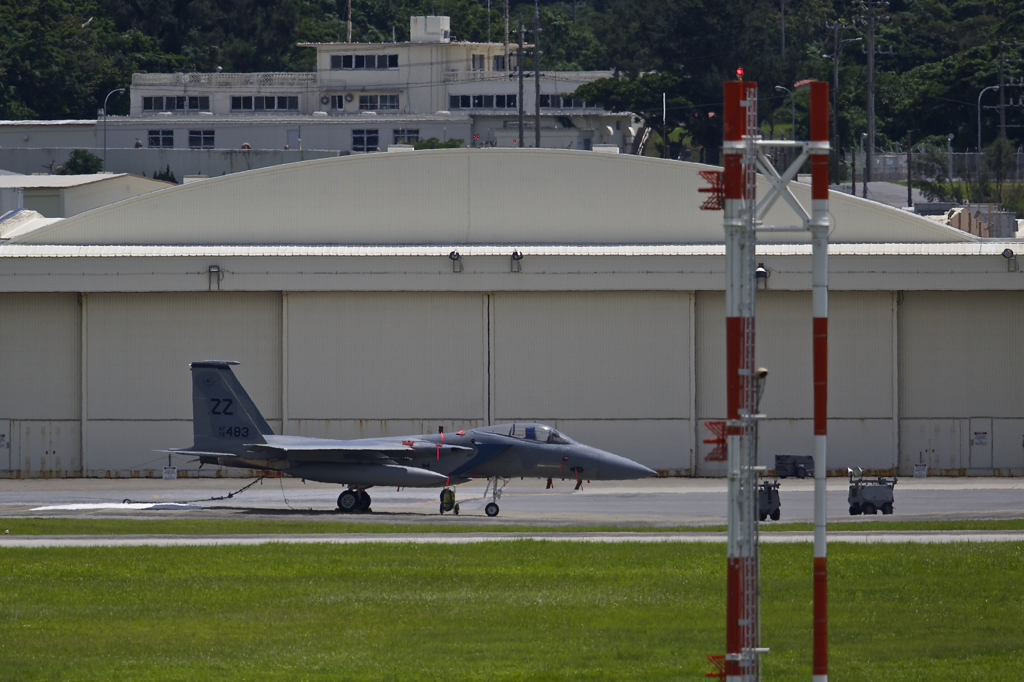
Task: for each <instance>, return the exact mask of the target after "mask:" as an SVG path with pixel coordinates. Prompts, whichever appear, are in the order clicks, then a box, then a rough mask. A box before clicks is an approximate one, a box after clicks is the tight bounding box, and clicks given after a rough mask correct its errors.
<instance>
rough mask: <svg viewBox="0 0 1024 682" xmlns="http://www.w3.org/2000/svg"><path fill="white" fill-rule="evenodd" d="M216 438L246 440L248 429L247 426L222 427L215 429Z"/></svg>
mask: <svg viewBox="0 0 1024 682" xmlns="http://www.w3.org/2000/svg"><path fill="white" fill-rule="evenodd" d="M217 437H219V438H248V437H249V427H248V426H222V427H220V428H219V429H217Z"/></svg>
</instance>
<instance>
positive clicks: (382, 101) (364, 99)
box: [359, 95, 398, 111]
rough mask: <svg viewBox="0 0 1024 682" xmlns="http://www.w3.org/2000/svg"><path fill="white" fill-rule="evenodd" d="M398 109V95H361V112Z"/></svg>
mask: <svg viewBox="0 0 1024 682" xmlns="http://www.w3.org/2000/svg"><path fill="white" fill-rule="evenodd" d="M389 109H391V110H394V109H398V95H359V110H360V111H378V110H389Z"/></svg>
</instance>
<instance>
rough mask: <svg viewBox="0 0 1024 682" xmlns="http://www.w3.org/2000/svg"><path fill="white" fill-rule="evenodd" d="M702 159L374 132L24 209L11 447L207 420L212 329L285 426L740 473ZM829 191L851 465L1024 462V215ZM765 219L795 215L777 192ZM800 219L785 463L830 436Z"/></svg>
mask: <svg viewBox="0 0 1024 682" xmlns="http://www.w3.org/2000/svg"><path fill="white" fill-rule="evenodd" d="M703 168H705V167H702V166H698V165H696V164H688V163H680V162H673V161H663V160H660V159H650V158H643V157H636V156H629V155H611V154H597V153H588V152H579V151H564V150H518V149H463V150H444V151H420V152H410V153H406V154H372V155H358V156H349V157H344V158H333V159H324V160H320V161H310V162H306V163H302V164H290V165H283V166H277V167H273V168H267V169H262V170H258V171H253V172H249V173H238V174H234V175H229V176H226V177H221V178H213V179H210V180H207V181H204V182H200V183H194V184H190V185H185V186H181V187H175V188H171V189H168V190H165V191H160V192H155V193H152V194H148V195H145V196H140V197H136V198H133V199H130V200H128V201H123V202H120V203H118V204H115V205H112V206H108V207H105V208H99V209H96V210H93V211H89V212H87V213H83V214H80V215H77V216H75V217H73V218H68V219H65V220H60V221H53V220H43V219H37V220H34V221H33V220H25V219H24V218H23V219H22V222H20V223H19V225H18V226H17V227H16V228H15V229H7V228H6V227H5V224H4V222H0V240H3V241H2V243H0V314H2V316H3V320H4V324H3V325H0V344H2V346H3V348H4V351H5V361H4V362H3V363H0V385H2V386H3V390H2V391H0V434H4V436H5V440H6V442H7V443H8V444H9V445H10V447H9V448H8V449H6V450H0V470H3V471H4V472H5V473H2V474H0V475H5V476H22V477H27V476H46V475H78V474H80V473H81V472H82V471H83V470H84V471H85V472H86V473H87V474H89V475H98V476H104V475H108V474H109V475H121V476H127V475H146V474H151V473H155V472H158V471H159V468H160V467H161V466H162V465H163V464H165V463H166V458H165V457H164V456H162V455H160V454H158V453H156V452H154V450H158V449H162V448H166V447H173V446H184V445H188V444H190V443H191V421H190V420H191V409H192V408H191V399H190V390H191V384H190V377H189V373H188V370H187V366H188V363H189V362H190V361H193V360H201V359H206V358H221V359H233V360H239V361H241V362H242V364H241V365H240V366H239V368H238V374H239V376H240V378H241V380H242V381H243V382H244V384H245V385H246V386H247V388H249V390H250V393H251V395H252V396H253V399H254V400H255V402H256V404H257V405H258V406H259V407H260V408H261V410H262V411H263V412H264V414H265V415H266V417H267V419H268V421H269V422H270V424H271V425H272V426H273V427H274V428H275V429H277V430H279V431H283V432H284V433H289V434H302V435H310V436H339V437H357V436H367V437H369V436H374V435H380V434H388V435H399V434H405V433H417V432H436V429H437V426H439V425H443V426H445V427H446V429H447V430H451V429H458V428H463V427H468V426H471V425H480V424H485V423H488V422H500V421H506V420H526V419H536V420H539V421H545V422H548V423H552V424H554V425H556V426H557V427H558V428H560V429H562V430H564V431H565V432H566V433H568V434H569V435H571V436H574V437H576V438H579V439H580V440H582V441H584V442H587V443H590V444H593V445H595V446H597V447H601V448H603V449H607V450H610V451H612V452H617V453H620V454H623V455H625V456H628V457H631V458H634V459H636V460H638V461H640V462H643V463H644V464H647V465H648V466H651V467H653V468H655V469H658V470H660V471H663V472H666V473H668V474H684V475H687V474H697V475H710V476H717V475H722V473H723V471H724V468H723V464H724V463H723V462H720V461H716V460H715V459H714V457H713V449H714V447H715V445H714V444H713V443H708V442H706V441H708V440H712V439H713V438H714V436H713V434H712V433H711V431H710V430H709V429H708V427H707V426H706V424H707V423H708V422H713V421H717V420H721V419H723V418H724V415H725V390H724V388H725V354H724V337H725V318H724V314H725V310H724V306H725V303H724V294H723V288H724V279H725V277H724V272H723V266H724V263H723V261H724V246H723V229H722V223H721V221H722V215H721V213H719V212H710V211H699V210H698V209H697V207H698V206H699V205H700V203H701V202H702V200H703V199H704V196H705V195H702V194H699V193H698V191H697V189H698V187H700V186H701V185H702V184H703V182H702V181H701V179H700V178H699V176H698V174H697V171H698V170H701V169H703ZM764 189H765V188H764V187H762V188H761V191H762V192H763V191H764ZM793 191H794V194H795V195H796V197H797V198H798V199H799V200H801V201H805V202H806V201H809V195H810V188H809V186H805V185H800V184H797V185H795V186H794V187H793ZM830 215H831V217H832V220H833V229H832V233H831V237H830V239H831V246H830V254H831V256H830V288H831V293H830V299H831V300H830V310H829V312H830V319H829V328H830V335H829V343H830V348H829V406H828V416H829V468H830V469H831V470H833V471H840V472H843V473H845V468H846V467H847V466H861V467H864V468H865V469H869V470H879V471H891V470H894V469H895V470H898V471H899V472H900V473H903V474H907V473H909V472H911V471H912V470H913V465H914V464H916V463H919V462H920V463H926V464H929V465H930V466H931V467H932V473H933V474H935V473H953V474H975V475H992V474H994V473H998V474H1014V475H1020V474H1024V447H1022V442H1024V415H1022V414H1021V410H1022V408H1021V406H1022V405H1024V360H1022V354H1021V353H1020V349H1019V346H1020V339H1021V338H1024V274H1022V273H1021V271H1020V269H1019V268H1017V267H1016V266H1017V261H1016V258H1017V256H1016V253H1017V252H1020V251H1021V249H1022V248H1024V242H1018V241H1012V240H1011V241H989V240H983V239H980V238H978V237H975V236H973V235H970V234H967V233H964V232H962V231H959V230H955V229H953V228H950V227H947V226H944V225H939V224H937V223H934V222H932V221H928V220H926V219H924V218H921V217H918V216H915V215H912V214H907V213H905V212H902V211H899V210H896V209H890V208H888V207H884V206H880V205H878V204H875V203H872V202H868V201H864V200H861V199H858V198H857V197H851V196H849V195H841V194H836V193H833V194H832V196H831V203H830ZM767 221H768V222H770V223H772V224H785V223H787V222H790V221H791V216H790V214H789V213H788V208H787V207H786V206H784V205H783V202H779V203H778V204H776V206H775V208H773V209H772V212H770V213H769V215H768V216H767ZM787 239H788V240H792V239H794V237H792V235H789V236H786V235H783V234H779V233H775V234H768V235H767V236H766V237H765V239H764V240H763V242H764V243H762V244H761V246H760V247H759V261H761V262H763V263H764V265H765V267H766V269H767V270H768V271H769V272H770V273H771V276H770V277H769V278H768V279H767V290H765V291H763V292H760V294H759V296H758V304H757V306H758V307H757V310H758V317H757V325H758V347H757V362H758V364H759V365H762V366H765V367H767V368H769V370H770V372H771V374H770V376H769V380H768V386H767V391H766V393H765V397H764V400H763V402H762V403H761V410H762V411H763V412H764V413H766V414H767V415H768V419H767V421H766V422H765V423H764V424H763V425H762V427H761V435H762V437H761V449H760V452H761V458H762V460H763V463H765V464H767V465H768V466H769V467H771V466H772V463H773V455H775V454H808V453H810V452H811V451H812V448H813V437H812V383H811V362H810V349H811V302H810V293H809V289H810V265H811V264H810V245H809V244H808V243H806V240H802V241H797V242H792V241H786V240H787ZM798 239H799V238H798ZM1007 249H1009V250H1010V251H1012V252H1013V253H1010V254H1008V256H1009V257H1006V256H1004V255H1003V254H1004V252H1005V251H1006V250H1007ZM514 252H518V253H519V254H521V256H522V258H521V259H515V258H513V253H514ZM453 259H454V260H453ZM176 464H177V465H178V466H180V467H181V468H182V469H183V470H184V472H185V473H186V474H187V475H197V474H196V472H195V466H196V465H195V464H187V463H186V462H184V461H177V462H176ZM200 473H201V474H202V475H213V472H208V471H206V470H205V469H204V471H203V472H200Z"/></svg>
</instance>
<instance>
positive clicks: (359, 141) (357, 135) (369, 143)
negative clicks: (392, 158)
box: [352, 130, 380, 152]
mask: <svg viewBox="0 0 1024 682" xmlns="http://www.w3.org/2000/svg"><path fill="white" fill-rule="evenodd" d="M379 140H380V138H379V136H378V135H377V130H353V131H352V151H354V152H379V151H380V141H379Z"/></svg>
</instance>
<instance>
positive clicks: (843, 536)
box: [0, 531, 1024, 548]
mask: <svg viewBox="0 0 1024 682" xmlns="http://www.w3.org/2000/svg"><path fill="white" fill-rule="evenodd" d="M512 540H544V541H554V542H612V543H617V542H725V540H726V536H725V533H601V534H593V533H558V532H552V533H415V534H413V533H345V534H341V533H324V534H320V533H316V534H296V535H88V536H85V535H62V536H20V537H19V536H16V535H0V548H3V547H141V546H156V547H170V546H182V545H189V546H217V545H264V544H269V543H274V542H280V543H288V544H300V543H301V544H313V543H327V544H355V543H377V544H381V543H383V544H391V543H417V544H422V543H429V544H447V545H461V544H467V543H477V542H508V541H512ZM813 541H814V535H813V534H812V533H792V532H785V531H782V532H766V533H761V542H762V543H810V542H813ZM835 542H852V543H857V544H868V543H884V544H892V543H913V544H945V543H951V542H970V543H978V542H983V543H984V542H1024V531H991V532H977V531H970V532H968V531H955V532H946V531H936V532H901V531H881V532H879V531H875V532H848V531H840V532H834V533H830V534H829V543H830V544H831V543H835Z"/></svg>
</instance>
